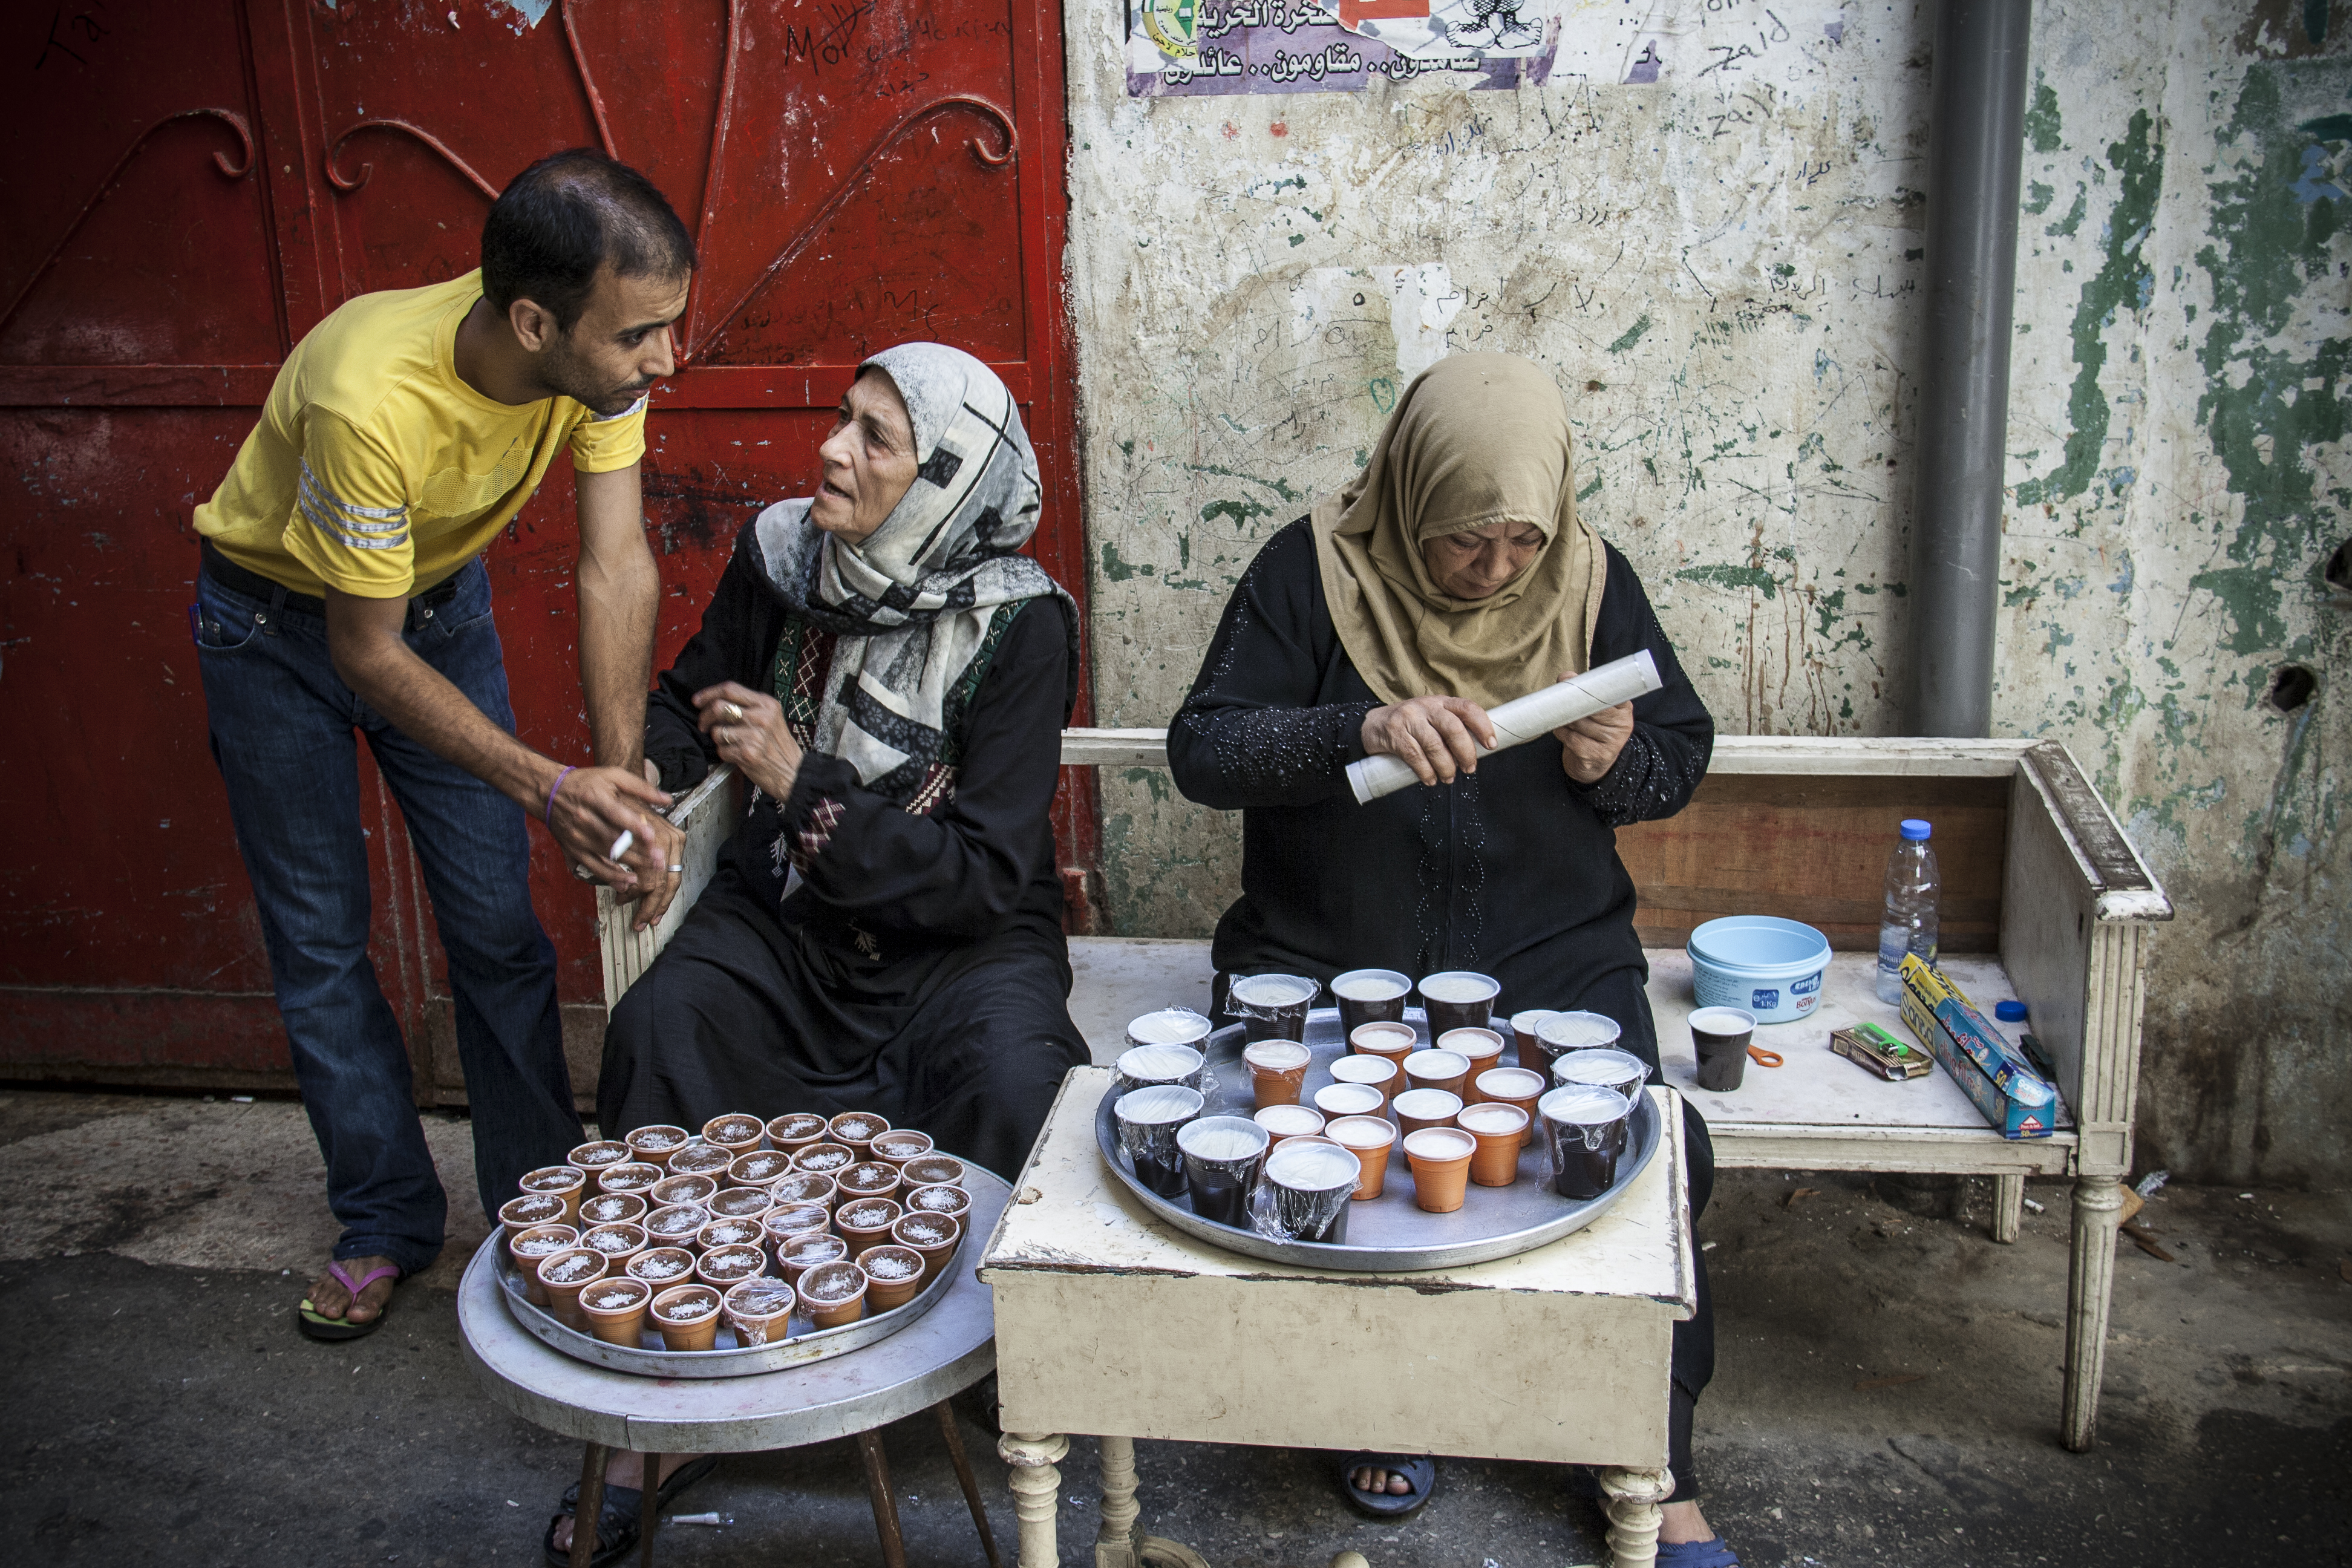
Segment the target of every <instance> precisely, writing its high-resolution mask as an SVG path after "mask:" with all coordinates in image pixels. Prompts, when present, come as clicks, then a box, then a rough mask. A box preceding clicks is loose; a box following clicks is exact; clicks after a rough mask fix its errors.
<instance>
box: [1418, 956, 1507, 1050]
mask: <svg viewBox="0 0 2352 1568" xmlns="http://www.w3.org/2000/svg"><path fill="white" fill-rule="evenodd" d="M1501 994H1503V987H1502V986H1501V984H1498V983H1497V982H1496V980H1495V979H1494V978H1493V977H1492V976H1490V975H1485V974H1478V973H1473V972H1471V971H1470V970H1467V969H1448V970H1445V971H1444V972H1442V973H1437V974H1424V975H1423V976H1422V977H1421V1005H1422V1006H1423V1008H1424V1009H1425V1010H1426V1011H1427V1012H1428V1014H1429V1037H1430V1038H1431V1039H1435V1038H1437V1037H1438V1036H1440V1035H1442V1034H1444V1033H1445V1032H1446V1031H1447V1030H1448V1029H1483V1028H1485V1027H1486V1020H1487V1019H1489V1018H1491V1017H1493V1016H1495V998H1496V997H1497V996H1499V995H1501Z"/></svg>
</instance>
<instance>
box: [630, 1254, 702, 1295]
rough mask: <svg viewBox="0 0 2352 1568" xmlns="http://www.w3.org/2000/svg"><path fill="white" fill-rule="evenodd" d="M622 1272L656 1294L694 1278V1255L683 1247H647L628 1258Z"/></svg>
mask: <svg viewBox="0 0 2352 1568" xmlns="http://www.w3.org/2000/svg"><path fill="white" fill-rule="evenodd" d="M622 1272H623V1273H625V1274H626V1275H627V1276H628V1277H629V1278H630V1279H642V1280H644V1281H645V1282H646V1284H648V1285H650V1286H652V1287H653V1288H654V1289H655V1291H656V1293H658V1292H660V1291H663V1290H667V1289H669V1288H670V1287H671V1286H673V1285H684V1284H686V1283H688V1281H689V1280H691V1279H693V1278H694V1254H693V1253H691V1252H688V1250H687V1249H686V1248H685V1247H646V1249H645V1250H644V1251H643V1252H640V1253H638V1254H637V1255H636V1256H635V1258H630V1259H629V1266H628V1267H627V1268H625V1269H623V1270H622Z"/></svg>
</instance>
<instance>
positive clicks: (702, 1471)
mask: <svg viewBox="0 0 2352 1568" xmlns="http://www.w3.org/2000/svg"><path fill="white" fill-rule="evenodd" d="M717 1468H719V1456H718V1455H716V1454H705V1455H703V1456H702V1458H698V1459H697V1460H695V1461H694V1462H693V1463H692V1464H689V1465H680V1466H679V1467H678V1468H677V1470H676V1471H675V1472H674V1473H672V1475H671V1476H670V1478H669V1479H667V1480H666V1481H664V1482H662V1484H661V1490H660V1491H658V1492H656V1493H655V1494H654V1512H655V1513H656V1514H658V1513H660V1512H661V1511H662V1510H664V1509H666V1508H667V1507H669V1505H670V1504H671V1503H673V1502H675V1501H677V1496H678V1494H679V1493H680V1492H683V1491H684V1490H686V1489H687V1488H688V1487H690V1486H692V1485H693V1484H694V1483H695V1482H697V1481H698V1480H700V1479H702V1478H703V1477H705V1476H707V1475H709V1473H710V1472H711V1471H713V1470H715V1469H717ZM643 1501H644V1494H643V1493H642V1492H640V1491H639V1490H638V1489H636V1488H635V1487H619V1486H614V1484H613V1483H612V1482H611V1481H606V1482H605V1483H604V1506H603V1507H601V1508H599V1509H598V1510H596V1554H595V1555H594V1556H593V1557H592V1558H590V1559H589V1562H590V1563H592V1564H593V1568H613V1564H614V1563H618V1562H620V1561H621V1560H622V1559H623V1558H625V1557H626V1556H627V1555H628V1554H629V1553H630V1552H631V1551H632V1550H634V1549H635V1546H636V1544H637V1535H638V1529H637V1518H638V1510H639V1508H640V1505H641V1504H642V1503H643ZM579 1511H580V1483H579V1482H578V1481H574V1482H572V1485H571V1486H569V1487H567V1488H565V1489H564V1492H563V1501H562V1504H561V1505H560V1511H558V1512H557V1513H556V1514H555V1515H554V1516H553V1517H552V1518H551V1519H550V1520H549V1521H547V1533H546V1535H544V1536H542V1537H541V1540H540V1546H541V1549H542V1550H543V1551H545V1552H546V1553H547V1561H548V1563H549V1564H550V1565H551V1568H572V1553H571V1552H570V1551H569V1550H568V1549H567V1550H565V1551H562V1552H559V1551H557V1550H556V1549H555V1527H556V1526H557V1525H559V1524H562V1522H563V1521H565V1520H567V1519H574V1518H575V1516H576V1515H577V1514H578V1513H579ZM572 1528H573V1529H574V1530H577V1529H579V1525H578V1523H577V1522H575V1523H574V1524H573V1525H572Z"/></svg>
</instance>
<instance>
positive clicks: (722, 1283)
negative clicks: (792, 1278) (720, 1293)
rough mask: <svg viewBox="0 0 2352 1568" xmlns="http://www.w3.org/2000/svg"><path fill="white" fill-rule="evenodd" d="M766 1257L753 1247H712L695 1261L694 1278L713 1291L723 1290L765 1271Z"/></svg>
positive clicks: (758, 1275) (754, 1277)
mask: <svg viewBox="0 0 2352 1568" xmlns="http://www.w3.org/2000/svg"><path fill="white" fill-rule="evenodd" d="M767 1268H768V1255H767V1254H766V1253H764V1252H762V1251H761V1250H760V1249H759V1247H755V1246H749V1245H744V1246H736V1247H712V1248H711V1249H710V1250H709V1251H708V1252H706V1253H704V1254H703V1255H702V1256H701V1257H700V1258H697V1259H695V1264H694V1277H695V1278H696V1279H699V1280H701V1281H702V1282H703V1283H704V1284H705V1285H708V1286H709V1287H711V1288H712V1289H717V1290H725V1289H730V1287H733V1286H736V1285H740V1284H741V1283H743V1281H744V1280H746V1279H758V1278H759V1277H760V1276H761V1274H763V1273H765V1272H766V1271H767Z"/></svg>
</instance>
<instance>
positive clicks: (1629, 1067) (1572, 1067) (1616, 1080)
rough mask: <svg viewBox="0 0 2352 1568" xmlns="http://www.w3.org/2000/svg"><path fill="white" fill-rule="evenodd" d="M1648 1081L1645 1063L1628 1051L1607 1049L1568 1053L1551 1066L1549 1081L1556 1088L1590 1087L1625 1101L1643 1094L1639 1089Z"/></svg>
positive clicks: (1648, 1074)
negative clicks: (1613, 1093) (1608, 1090)
mask: <svg viewBox="0 0 2352 1568" xmlns="http://www.w3.org/2000/svg"><path fill="white" fill-rule="evenodd" d="M1649 1077H1650V1067H1649V1064H1648V1063H1647V1062H1644V1061H1643V1059H1642V1058H1639V1057H1637V1056H1635V1055H1634V1054H1633V1052H1631V1051H1621V1050H1618V1049H1616V1048H1615V1047H1610V1046H1603V1047H1601V1048H1600V1049H1599V1050H1591V1051H1570V1052H1569V1053H1568V1054H1567V1055H1566V1056H1564V1057H1561V1058H1559V1060H1558V1061H1556V1062H1554V1063H1552V1064H1551V1079H1552V1082H1554V1083H1556V1084H1570V1083H1581V1084H1590V1085H1591V1087H1592V1088H1594V1089H1614V1090H1615V1091H1616V1092H1617V1093H1619V1094H1622V1095H1623V1096H1624V1097H1625V1098H1626V1099H1628V1100H1631V1099H1633V1097H1634V1096H1635V1095H1637V1094H1640V1093H1641V1092H1642V1085H1643V1083H1645V1082H1646V1081H1648V1079H1649Z"/></svg>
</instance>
